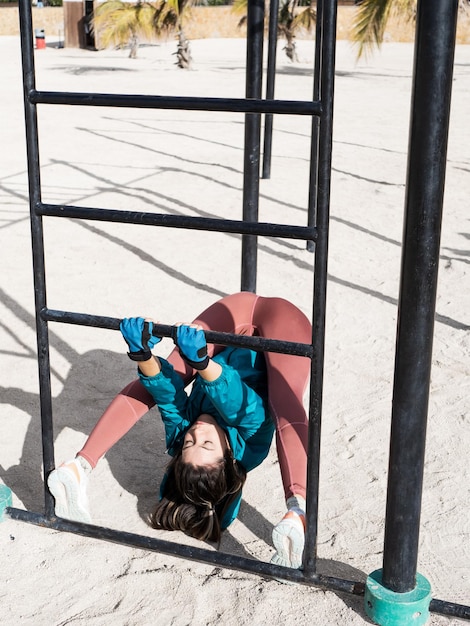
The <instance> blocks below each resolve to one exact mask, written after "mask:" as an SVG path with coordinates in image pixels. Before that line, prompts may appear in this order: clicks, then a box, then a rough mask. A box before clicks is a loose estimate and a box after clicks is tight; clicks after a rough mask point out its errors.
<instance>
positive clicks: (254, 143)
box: [241, 0, 264, 293]
mask: <svg viewBox="0 0 470 626" xmlns="http://www.w3.org/2000/svg"><path fill="white" fill-rule="evenodd" d="M263 35H264V0H248V29H247V42H246V97H247V98H259V99H261V87H262V79H263ZM260 143H261V114H260V113H252V114H250V113H248V114H247V115H245V158H244V176H243V219H244V220H245V221H249V222H257V221H258V206H259V169H260V166H259V161H260ZM257 265H258V238H257V236H256V235H243V236H242V270H241V290H242V291H251V292H253V293H255V292H256V275H257Z"/></svg>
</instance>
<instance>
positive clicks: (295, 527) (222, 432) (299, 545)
mask: <svg viewBox="0 0 470 626" xmlns="http://www.w3.org/2000/svg"><path fill="white" fill-rule="evenodd" d="M204 330H215V331H219V332H226V333H232V334H245V335H259V336H262V337H266V338H269V339H278V340H285V341H294V342H299V343H311V339H312V337H311V332H312V330H311V325H310V322H309V321H308V319H307V318H306V317H305V315H304V314H303V313H302V312H301V311H300V310H299V309H297V308H296V307H295V306H294V305H292V304H291V303H289V302H288V301H286V300H284V299H282V298H265V297H262V296H258V295H255V294H252V293H249V292H241V293H237V294H233V295H230V296H227V297H225V298H223V299H222V300H219V301H218V302H216V303H215V304H213V305H212V306H210V307H209V308H208V309H206V310H205V311H204V312H203V313H202V314H201V315H200V316H199V317H198V318H197V319H196V320H194V322H193V324H190V325H186V324H185V325H178V326H176V327H175V333H174V337H173V339H174V341H175V344H176V348H175V349H174V350H173V351H172V353H171V354H170V356H169V357H168V359H163V358H157V357H153V356H152V354H151V349H152V348H153V347H154V345H155V344H156V343H158V342H159V341H160V339H159V338H158V337H155V336H153V335H152V322H150V321H146V320H144V319H143V318H130V319H125V320H123V321H122V323H121V332H122V335H123V337H124V339H125V340H126V342H127V344H128V347H129V352H128V355H129V357H130V358H131V359H132V360H134V361H136V362H137V364H138V373H139V379H138V380H136V381H134V382H132V383H131V384H130V385H128V386H127V387H126V388H125V389H124V390H123V391H121V393H120V394H119V395H118V396H117V397H116V398H115V399H114V400H113V401H112V403H111V404H110V406H109V407H108V408H107V409H106V411H105V413H104V414H103V415H102V417H101V418H100V420H99V421H98V423H97V424H96V426H95V428H94V429H93V431H92V433H91V434H90V436H89V438H88V440H87V441H86V443H85V446H84V447H83V448H82V450H80V452H79V453H78V454H77V456H76V458H75V459H74V460H73V461H70V462H68V463H65V464H64V465H61V466H60V467H59V468H57V469H56V470H54V471H53V472H51V474H50V475H49V478H48V485H49V488H50V490H51V493H52V494H53V495H54V498H55V501H56V507H55V510H56V514H57V515H58V516H60V517H64V518H67V519H74V520H78V521H85V522H89V521H91V518H90V514H89V512H88V506H87V499H86V484H87V480H88V474H89V472H91V470H92V469H93V468H94V467H95V466H96V464H97V463H98V461H99V459H100V458H101V457H103V456H104V454H106V452H107V451H108V450H109V449H110V448H111V447H112V446H113V445H114V444H115V443H116V442H117V441H118V440H119V439H120V438H121V437H122V436H124V435H125V434H126V433H127V432H128V431H129V430H130V428H131V427H132V426H133V425H134V424H135V423H136V422H137V421H138V420H139V419H140V418H141V417H142V415H144V414H145V413H146V412H147V411H148V410H149V409H150V408H151V407H153V406H154V405H155V404H157V406H158V408H159V411H160V414H161V416H162V420H163V422H164V426H165V433H166V443H167V449H168V452H169V454H170V455H171V456H172V457H173V458H172V460H171V462H170V463H169V466H168V469H167V472H166V474H165V477H164V479H163V481H162V485H161V487H160V501H159V503H158V504H157V506H156V509H155V511H154V512H153V514H152V516H151V523H152V525H153V526H154V527H155V528H158V529H167V530H181V531H183V532H185V533H187V534H189V535H191V536H194V537H196V538H199V539H202V540H209V541H218V540H219V539H220V533H221V531H222V530H224V529H225V528H227V527H228V526H229V525H230V524H231V522H232V521H233V520H234V519H235V518H236V516H237V513H238V510H239V507H240V501H241V491H242V487H243V484H244V482H245V479H246V473H247V472H249V471H250V470H251V469H253V468H255V467H257V466H258V465H259V464H260V463H261V462H262V461H263V460H264V459H265V458H266V456H267V454H268V452H269V448H270V445H271V441H272V436H273V433H274V432H276V445H277V453H278V457H279V463H280V469H281V476H282V481H283V486H284V492H285V497H286V503H287V509H288V511H287V513H286V515H285V516H284V518H283V519H282V520H281V522H280V523H279V524H277V526H275V528H274V530H273V543H274V546H275V548H276V554H275V555H274V557H273V559H272V562H274V563H276V564H279V565H284V566H288V567H294V568H298V567H301V565H302V556H303V547H304V526H305V483H306V467H307V434H308V419H307V416H306V413H305V409H304V406H303V394H304V391H305V388H306V384H307V381H308V377H309V373H310V360H309V359H308V358H306V357H299V356H293V355H286V354H279V353H271V352H266V353H262V352H255V351H253V350H248V349H244V348H233V347H226V348H224V347H223V346H217V345H210V346H207V344H206V341H205V336H204ZM192 381H194V384H193V388H192V391H191V393H190V395H189V396H188V395H187V394H186V391H185V387H186V386H187V385H188V384H189V383H190V382H192Z"/></svg>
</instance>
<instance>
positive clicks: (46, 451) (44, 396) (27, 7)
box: [19, 0, 54, 517]
mask: <svg viewBox="0 0 470 626" xmlns="http://www.w3.org/2000/svg"><path fill="white" fill-rule="evenodd" d="M19 17H20V32H21V54H22V64H23V93H24V107H25V123H26V149H27V159H28V173H29V176H28V178H29V204H30V214H31V236H32V250H33V271H34V294H35V306H36V333H37V346H38V367H39V397H40V404H41V432H42V447H43V465H44V476H47V475H48V474H49V472H50V471H51V470H52V469H53V468H54V437H53V429H52V395H51V380H50V371H51V370H50V359H49V334H48V328H47V322H45V321H44V320H42V319H41V311H42V310H43V309H44V308H45V307H46V278H45V263H44V238H43V225H42V218H41V216H40V215H37V213H36V206H37V204H38V203H39V202H40V201H41V179H40V167H39V142H38V123H37V112H36V105H34V104H31V102H30V101H29V97H28V94H29V92H30V91H31V90H32V89H35V72H34V49H33V31H32V15H31V3H30V2H29V0H20V2H19ZM44 498H45V514H46V516H48V517H50V516H52V515H53V514H54V501H53V498H52V496H51V494H50V493H49V491H48V489H47V488H46V484H45V485H44Z"/></svg>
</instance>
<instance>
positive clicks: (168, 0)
mask: <svg viewBox="0 0 470 626" xmlns="http://www.w3.org/2000/svg"><path fill="white" fill-rule="evenodd" d="M192 1H193V0H162V1H161V2H159V3H158V4H157V7H156V11H155V16H154V23H155V28H156V29H157V31H158V32H162V31H167V32H168V33H169V32H172V31H174V30H176V31H177V33H178V46H177V50H176V58H177V62H176V63H177V65H178V67H181V68H183V69H190V68H191V64H192V57H191V49H190V45H189V41H188V40H187V39H186V36H185V33H184V28H183V22H185V21H186V19H187V18H189V14H190V7H191V4H192Z"/></svg>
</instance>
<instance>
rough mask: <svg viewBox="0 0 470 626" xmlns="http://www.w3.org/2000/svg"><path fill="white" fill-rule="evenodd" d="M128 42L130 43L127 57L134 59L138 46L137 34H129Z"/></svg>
mask: <svg viewBox="0 0 470 626" xmlns="http://www.w3.org/2000/svg"><path fill="white" fill-rule="evenodd" d="M129 41H130V43H131V49H130V52H129V58H130V59H135V58H136V57H137V49H138V47H139V39H138V37H137V35H135V34H133V35H131V38H130V40H129Z"/></svg>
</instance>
